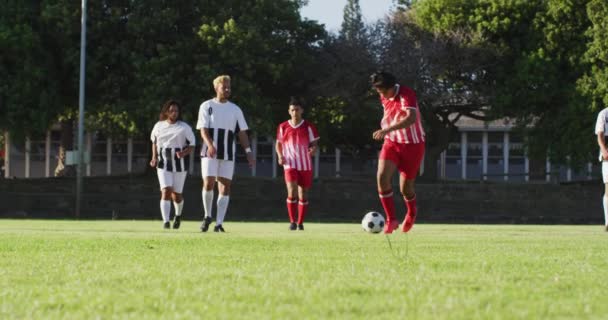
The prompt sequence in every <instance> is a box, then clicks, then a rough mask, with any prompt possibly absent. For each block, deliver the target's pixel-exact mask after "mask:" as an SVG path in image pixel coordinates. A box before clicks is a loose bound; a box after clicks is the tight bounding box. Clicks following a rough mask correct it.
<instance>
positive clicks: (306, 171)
mask: <svg viewBox="0 0 608 320" xmlns="http://www.w3.org/2000/svg"><path fill="white" fill-rule="evenodd" d="M302 112H304V109H303V108H302V104H301V103H300V102H299V101H298V100H297V99H295V98H291V101H290V102H289V115H290V116H291V119H289V120H287V121H285V122H283V123H281V124H280V125H279V127H278V128H277V143H276V152H277V155H278V157H279V158H278V161H279V165H282V166H283V169H284V170H285V185H286V186H287V213H288V214H289V222H290V224H289V230H296V229H299V230H304V217H305V216H306V210H307V209H308V195H307V193H308V189H310V187H311V186H312V161H311V156H312V155H313V154H315V152H316V151H317V143H318V141H319V134H318V133H317V128H315V126H314V125H313V124H312V123H310V122H308V121H306V120H304V119H302ZM296 191H297V196H296ZM298 199H299V201H298ZM296 206H297V209H298V221H297V224H296V220H295V212H296Z"/></svg>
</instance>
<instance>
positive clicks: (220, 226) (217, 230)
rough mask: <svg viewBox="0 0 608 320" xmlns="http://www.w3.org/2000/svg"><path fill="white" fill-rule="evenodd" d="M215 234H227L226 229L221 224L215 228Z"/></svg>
mask: <svg viewBox="0 0 608 320" xmlns="http://www.w3.org/2000/svg"><path fill="white" fill-rule="evenodd" d="M213 232H226V231H224V227H222V225H221V224H218V225H217V226H215V227H214V228H213Z"/></svg>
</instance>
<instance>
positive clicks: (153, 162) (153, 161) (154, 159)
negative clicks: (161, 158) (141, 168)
mask: <svg viewBox="0 0 608 320" xmlns="http://www.w3.org/2000/svg"><path fill="white" fill-rule="evenodd" d="M156 159H158V153H157V151H156V143H154V142H152V160H150V167H152V168H155V167H156V161H157V160H156Z"/></svg>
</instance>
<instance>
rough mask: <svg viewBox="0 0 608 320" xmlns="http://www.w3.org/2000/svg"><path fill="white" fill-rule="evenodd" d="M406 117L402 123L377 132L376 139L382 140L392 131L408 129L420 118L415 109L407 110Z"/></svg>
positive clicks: (399, 122)
mask: <svg viewBox="0 0 608 320" xmlns="http://www.w3.org/2000/svg"><path fill="white" fill-rule="evenodd" d="M404 112H405V117H403V118H402V119H401V120H400V121H397V122H396V123H394V124H392V125H390V126H389V127H387V128H384V129H380V130H377V131H376V132H374V139H376V140H382V139H383V138H384V136H385V135H386V134H388V133H389V132H391V131H395V130H399V129H403V128H408V127H409V126H411V125H413V124H414V123H416V119H417V118H418V115H417V112H416V109H415V108H407V109H405V111H404Z"/></svg>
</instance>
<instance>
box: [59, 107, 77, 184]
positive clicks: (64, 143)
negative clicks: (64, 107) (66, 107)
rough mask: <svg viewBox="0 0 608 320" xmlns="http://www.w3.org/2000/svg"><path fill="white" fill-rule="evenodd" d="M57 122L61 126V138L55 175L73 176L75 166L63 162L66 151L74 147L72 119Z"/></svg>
mask: <svg viewBox="0 0 608 320" xmlns="http://www.w3.org/2000/svg"><path fill="white" fill-rule="evenodd" d="M59 124H60V126H61V138H60V142H59V155H58V156H57V167H55V177H73V176H74V175H75V173H76V171H75V168H74V166H73V165H70V166H67V165H66V164H65V157H66V152H67V151H69V150H73V149H74V120H71V119H69V120H63V121H61V122H60V123H59Z"/></svg>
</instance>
